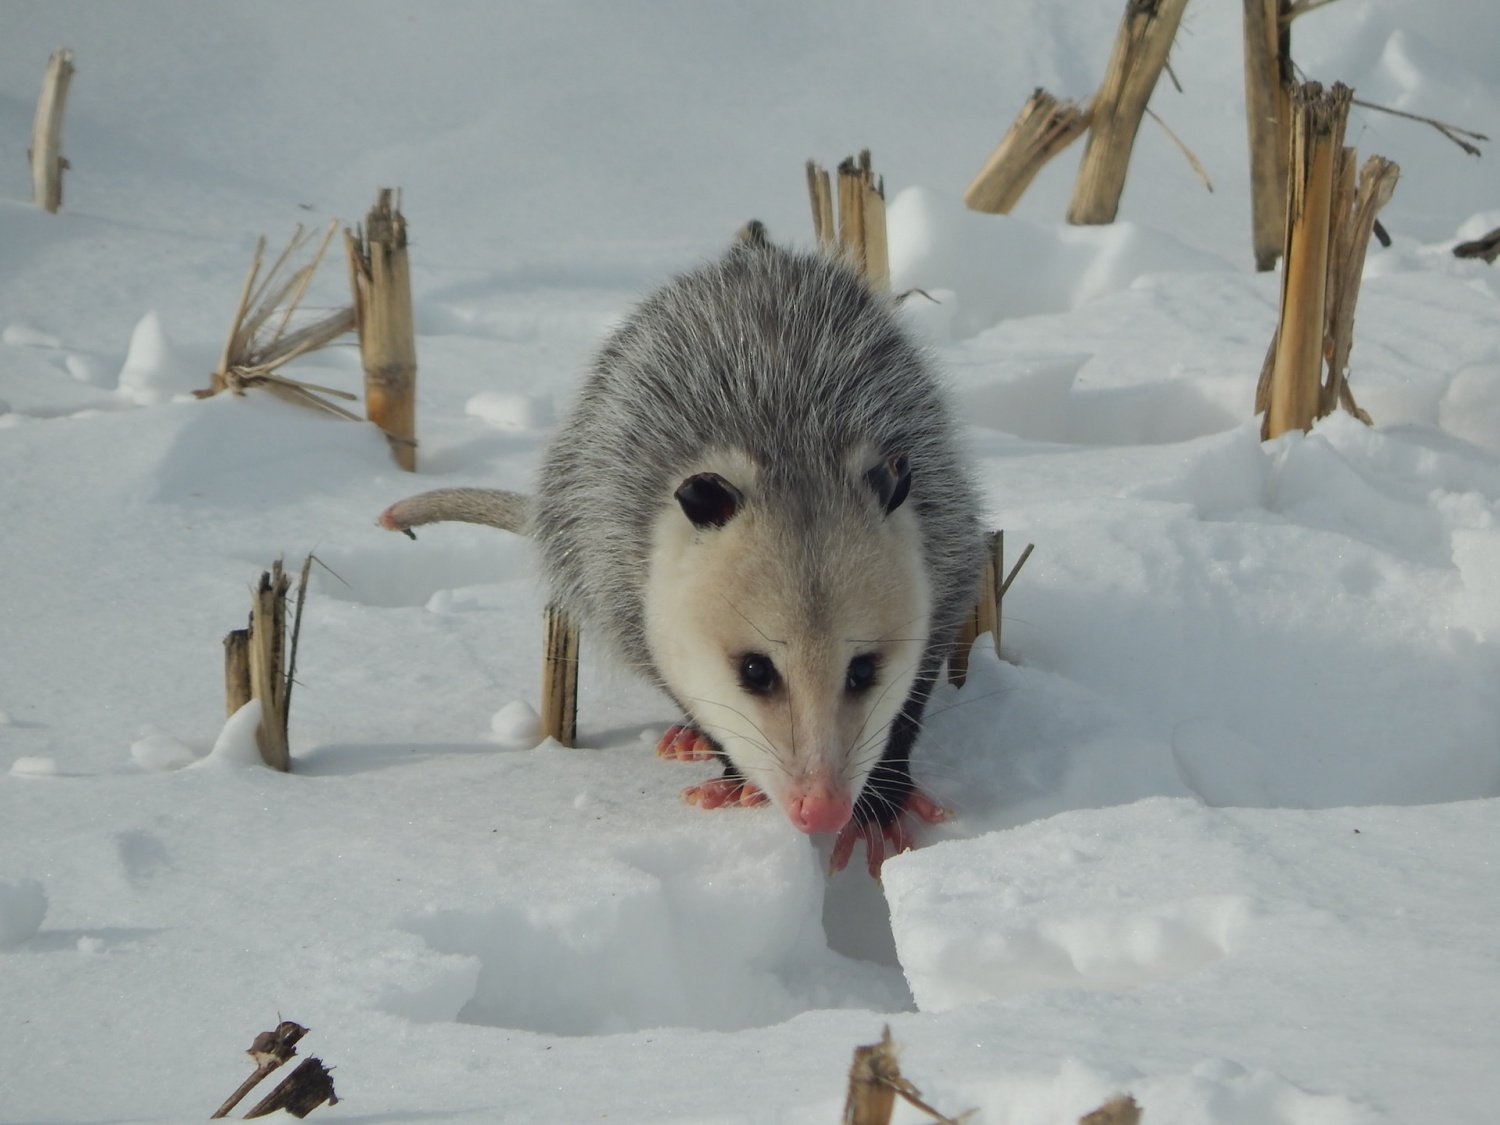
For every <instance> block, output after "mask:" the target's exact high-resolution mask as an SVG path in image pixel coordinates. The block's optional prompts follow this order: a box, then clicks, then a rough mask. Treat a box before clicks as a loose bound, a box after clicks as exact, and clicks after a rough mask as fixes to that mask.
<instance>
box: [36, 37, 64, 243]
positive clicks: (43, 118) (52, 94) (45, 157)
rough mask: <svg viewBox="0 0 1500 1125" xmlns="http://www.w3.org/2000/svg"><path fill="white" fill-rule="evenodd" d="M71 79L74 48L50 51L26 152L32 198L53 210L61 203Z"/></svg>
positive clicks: (40, 204) (37, 203)
mask: <svg viewBox="0 0 1500 1125" xmlns="http://www.w3.org/2000/svg"><path fill="white" fill-rule="evenodd" d="M72 80H73V52H72V51H70V50H68V48H66V47H63V48H62V49H61V50H57V51H53V52H52V56H51V58H49V59H48V60H47V74H46V76H45V77H44V78H43V79H42V92H41V96H40V97H38V98H37V103H36V120H35V122H34V123H33V124H32V127H31V152H30V154H29V155H30V157H31V198H32V201H33V202H34V203H36V205H37V206H38V207H44V208H46V209H47V210H48V211H51V212H53V213H54V214H55V213H56V212H57V209H58V208H59V207H61V206H62V188H63V171H64V170H65V169H66V168H67V167H68V162H67V161H66V160H64V159H63V157H62V122H63V109H64V107H65V106H66V105H67V101H68V83H69V82H71V81H72Z"/></svg>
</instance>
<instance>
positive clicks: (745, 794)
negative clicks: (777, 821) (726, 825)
mask: <svg viewBox="0 0 1500 1125" xmlns="http://www.w3.org/2000/svg"><path fill="white" fill-rule="evenodd" d="M682 799H683V800H684V801H686V802H687V803H688V804H690V805H697V806H698V807H699V808H700V809H718V808H724V807H726V806H730V805H739V806H741V807H742V808H749V807H751V806H752V805H763V804H765V803H766V801H768V800H769V799H770V798H768V797H767V796H766V795H765V794H764V793H762V792H761V791H760V790H759V789H757V788H756V787H755V786H753V785H751V784H750V783H749V782H747V781H740V780H739V779H738V778H733V777H716V778H714V779H713V780H712V781H705V782H704V783H703V784H702V785H689V786H688V787H687V788H686V789H684V790H683V791H682Z"/></svg>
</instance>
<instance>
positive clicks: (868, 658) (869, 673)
mask: <svg viewBox="0 0 1500 1125" xmlns="http://www.w3.org/2000/svg"><path fill="white" fill-rule="evenodd" d="M879 670H880V662H879V661H878V660H877V659H876V658H875V656H874V654H873V653H868V652H865V653H861V654H860V655H858V656H856V657H855V658H854V659H853V660H851V661H849V671H848V673H847V674H846V675H845V676H844V687H845V689H846V690H847V691H848V692H849V694H850V695H863V694H864V693H865V692H867V691H869V690H870V689H871V688H872V687H874V686H875V673H876V672H878V671H879Z"/></svg>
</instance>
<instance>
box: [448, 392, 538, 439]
mask: <svg viewBox="0 0 1500 1125" xmlns="http://www.w3.org/2000/svg"><path fill="white" fill-rule="evenodd" d="M464 413H465V414H469V415H472V416H473V417H475V418H478V419H479V420H480V421H482V422H485V423H487V424H488V425H491V426H493V427H494V428H495V429H497V430H511V431H515V432H517V433H524V432H532V431H537V430H545V429H547V428H548V427H550V426H551V425H552V422H553V413H554V410H553V406H552V396H551V395H520V394H506V393H504V392H503V391H480V392H479V394H477V395H474V396H473V397H471V398H470V399H469V401H468V402H466V403H464Z"/></svg>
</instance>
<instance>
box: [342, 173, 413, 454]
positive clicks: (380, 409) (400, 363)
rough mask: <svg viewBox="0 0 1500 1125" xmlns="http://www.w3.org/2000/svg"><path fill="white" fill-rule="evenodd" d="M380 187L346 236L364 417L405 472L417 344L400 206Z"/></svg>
mask: <svg viewBox="0 0 1500 1125" xmlns="http://www.w3.org/2000/svg"><path fill="white" fill-rule="evenodd" d="M392 196H393V193H392V191H391V189H390V188H381V189H380V193H379V195H378V197H377V198H376V201H375V206H374V207H372V208H371V209H370V213H369V214H368V215H367V216H366V217H365V225H364V229H363V230H362V231H361V232H360V233H359V235H358V236H357V237H356V236H355V235H354V234H353V233H350V232H346V237H345V241H346V245H347V249H348V253H349V273H350V279H351V284H352V286H353V290H354V309H355V324H356V326H357V328H358V331H359V350H360V358H361V360H362V362H363V365H364V369H365V413H366V415H367V416H368V417H369V419H370V421H372V422H374V423H375V424H376V425H377V426H379V427H380V428H381V429H382V430H384V431H385V435H386V437H387V439H388V440H389V441H390V444H391V455H392V456H393V457H394V458H395V460H396V463H397V464H398V465H400V466H401V467H402V468H403V469H405V470H406V471H407V472H415V471H416V468H417V344H416V330H415V325H414V321H413V318H412V304H411V271H410V267H409V266H408V264H407V257H406V219H405V217H404V216H403V215H402V214H401V201H400V198H399V197H396V198H395V200H394V202H393V200H392Z"/></svg>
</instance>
